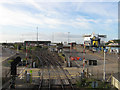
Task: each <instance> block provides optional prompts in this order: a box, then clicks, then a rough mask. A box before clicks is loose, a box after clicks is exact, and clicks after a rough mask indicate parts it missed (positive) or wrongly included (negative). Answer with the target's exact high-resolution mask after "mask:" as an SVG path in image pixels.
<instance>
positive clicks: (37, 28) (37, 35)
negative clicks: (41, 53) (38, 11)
mask: <svg viewBox="0 0 120 90" xmlns="http://www.w3.org/2000/svg"><path fill="white" fill-rule="evenodd" d="M37 45H38V27H37Z"/></svg>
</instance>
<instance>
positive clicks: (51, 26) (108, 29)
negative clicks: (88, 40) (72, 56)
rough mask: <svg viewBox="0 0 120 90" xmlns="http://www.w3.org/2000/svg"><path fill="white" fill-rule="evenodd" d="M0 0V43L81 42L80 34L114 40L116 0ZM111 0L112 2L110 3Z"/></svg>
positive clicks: (116, 22) (116, 24)
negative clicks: (35, 41) (36, 41)
mask: <svg viewBox="0 0 120 90" xmlns="http://www.w3.org/2000/svg"><path fill="white" fill-rule="evenodd" d="M94 1H95V0H90V1H89V2H88V1H85V0H84V2H83V0H81V1H80V0H79V2H78V0H76V1H74V2H73V0H71V1H69V2H68V1H67V0H64V1H60V0H58V1H57V2H55V1H54V0H53V1H51V2H50V1H49V2H48V0H47V1H44V2H42V1H38V0H21V1H19V0H18V1H17V0H11V1H10V0H0V36H1V38H0V42H5V41H6V40H7V41H8V42H13V41H24V40H36V32H37V28H36V27H38V32H39V40H52V41H53V40H54V42H55V41H68V32H70V34H69V37H70V41H76V42H78V43H80V42H83V38H82V35H84V34H91V33H92V32H95V33H96V34H98V33H99V34H105V35H107V39H106V40H110V39H116V38H117V37H118V2H117V1H118V0H109V2H108V0H98V1H97V2H94ZM113 1H114V2H113Z"/></svg>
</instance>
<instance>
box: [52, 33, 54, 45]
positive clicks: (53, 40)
mask: <svg viewBox="0 0 120 90" xmlns="http://www.w3.org/2000/svg"><path fill="white" fill-rule="evenodd" d="M52 41H53V43H54V32H53V33H52Z"/></svg>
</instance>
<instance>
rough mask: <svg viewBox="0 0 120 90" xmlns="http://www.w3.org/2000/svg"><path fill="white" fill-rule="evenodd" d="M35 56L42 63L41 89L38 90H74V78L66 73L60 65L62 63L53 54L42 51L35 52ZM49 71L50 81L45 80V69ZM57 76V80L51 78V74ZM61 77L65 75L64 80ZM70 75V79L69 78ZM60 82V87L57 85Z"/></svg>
mask: <svg viewBox="0 0 120 90" xmlns="http://www.w3.org/2000/svg"><path fill="white" fill-rule="evenodd" d="M34 54H35V55H36V56H37V57H38V59H39V61H40V62H41V63H42V66H41V67H40V68H42V71H41V76H40V82H39V88H38V90H41V89H42V88H48V89H49V90H50V89H52V88H60V89H62V90H65V89H66V88H69V90H74V86H73V84H72V82H71V79H72V78H69V77H71V76H70V74H69V73H68V72H66V71H65V70H64V69H63V67H62V66H61V64H60V61H58V60H57V58H55V57H56V56H55V54H53V53H51V52H50V51H48V50H41V51H37V52H34ZM45 68H46V69H47V70H48V73H47V74H48V79H45V77H44V69H45ZM53 72H54V76H56V79H52V78H51V74H53ZM61 75H64V78H62V77H61ZM68 75H69V77H68ZM55 82H57V83H58V82H59V85H57V83H55Z"/></svg>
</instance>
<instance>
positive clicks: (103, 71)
mask: <svg viewBox="0 0 120 90" xmlns="http://www.w3.org/2000/svg"><path fill="white" fill-rule="evenodd" d="M103 80H104V81H105V50H104V67H103Z"/></svg>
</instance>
